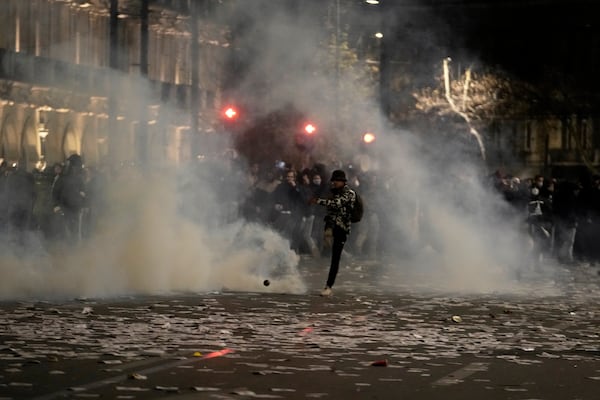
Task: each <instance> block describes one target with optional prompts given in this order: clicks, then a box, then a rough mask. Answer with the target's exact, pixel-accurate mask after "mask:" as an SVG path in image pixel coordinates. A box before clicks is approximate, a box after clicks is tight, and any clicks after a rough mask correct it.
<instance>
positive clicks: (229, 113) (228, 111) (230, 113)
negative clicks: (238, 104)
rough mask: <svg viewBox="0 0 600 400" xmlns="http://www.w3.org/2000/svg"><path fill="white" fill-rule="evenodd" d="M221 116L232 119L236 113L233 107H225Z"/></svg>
mask: <svg viewBox="0 0 600 400" xmlns="http://www.w3.org/2000/svg"><path fill="white" fill-rule="evenodd" d="M223 114H224V115H225V117H227V119H234V118H236V117H237V115H238V112H237V111H236V109H235V108H233V107H227V108H226V109H225V111H224V112H223Z"/></svg>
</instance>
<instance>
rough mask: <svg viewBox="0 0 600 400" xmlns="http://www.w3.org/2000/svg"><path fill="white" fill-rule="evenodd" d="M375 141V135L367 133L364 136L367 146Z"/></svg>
mask: <svg viewBox="0 0 600 400" xmlns="http://www.w3.org/2000/svg"><path fill="white" fill-rule="evenodd" d="M374 141H375V134H374V133H371V132H367V133H365V134H364V135H363V142H365V143H366V144H369V143H373V142H374Z"/></svg>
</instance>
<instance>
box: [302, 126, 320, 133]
mask: <svg viewBox="0 0 600 400" xmlns="http://www.w3.org/2000/svg"><path fill="white" fill-rule="evenodd" d="M316 131H317V127H316V126H314V125H313V124H306V125H304V132H306V133H307V134H308V135H312V134H314V133H315V132H316Z"/></svg>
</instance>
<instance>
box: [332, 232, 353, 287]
mask: <svg viewBox="0 0 600 400" xmlns="http://www.w3.org/2000/svg"><path fill="white" fill-rule="evenodd" d="M347 238H348V234H347V233H346V231H344V230H343V229H342V228H340V227H338V226H337V225H336V226H334V227H333V244H332V246H331V266H330V267H329V276H328V277H327V286H328V287H333V284H334V283H335V277H336V276H337V273H338V269H339V268H340V258H341V257H342V250H344V244H346V239H347Z"/></svg>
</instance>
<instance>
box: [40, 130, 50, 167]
mask: <svg viewBox="0 0 600 400" xmlns="http://www.w3.org/2000/svg"><path fill="white" fill-rule="evenodd" d="M49 133H50V131H49V130H48V128H46V126H45V125H41V126H40V127H39V128H38V136H39V137H40V158H41V159H44V156H45V155H46V137H47V136H48V134H49Z"/></svg>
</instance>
